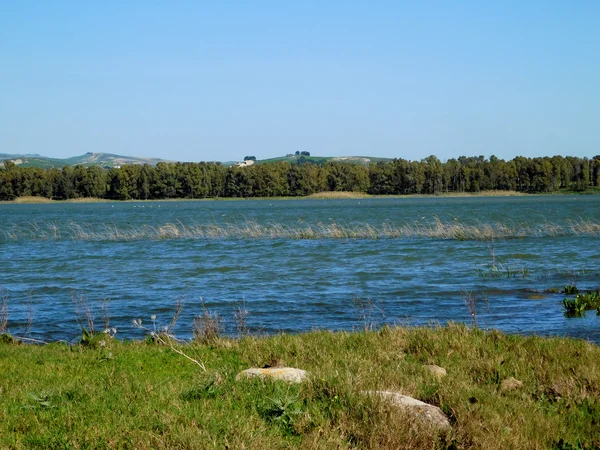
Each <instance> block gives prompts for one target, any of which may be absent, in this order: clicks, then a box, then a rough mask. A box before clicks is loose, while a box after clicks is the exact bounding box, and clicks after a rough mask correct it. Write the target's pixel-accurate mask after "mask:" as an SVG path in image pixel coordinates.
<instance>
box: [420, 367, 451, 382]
mask: <svg viewBox="0 0 600 450" xmlns="http://www.w3.org/2000/svg"><path fill="white" fill-rule="evenodd" d="M423 368H424V369H426V370H428V371H429V372H431V374H432V375H433V376H435V377H436V378H437V379H438V380H439V379H441V378H444V377H445V376H446V375H447V372H446V369H444V368H443V367H440V366H436V365H435V364H428V365H425V366H423Z"/></svg>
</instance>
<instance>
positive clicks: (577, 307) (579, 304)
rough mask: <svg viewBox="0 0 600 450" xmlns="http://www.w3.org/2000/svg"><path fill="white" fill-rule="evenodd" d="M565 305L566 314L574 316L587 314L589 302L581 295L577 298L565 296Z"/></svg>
mask: <svg viewBox="0 0 600 450" xmlns="http://www.w3.org/2000/svg"><path fill="white" fill-rule="evenodd" d="M563 306H564V308H565V310H566V312H565V314H567V315H568V316H572V317H580V316H582V315H584V314H585V310H586V308H587V302H586V301H585V300H584V299H583V298H582V297H580V296H579V295H578V296H576V297H575V298H565V299H564V300H563Z"/></svg>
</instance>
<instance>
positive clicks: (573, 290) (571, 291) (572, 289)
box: [562, 285, 579, 295]
mask: <svg viewBox="0 0 600 450" xmlns="http://www.w3.org/2000/svg"><path fill="white" fill-rule="evenodd" d="M578 292H579V289H577V286H574V285H573V286H571V285H567V286H565V287H564V288H563V290H562V293H563V294H566V295H575V294H577V293H578Z"/></svg>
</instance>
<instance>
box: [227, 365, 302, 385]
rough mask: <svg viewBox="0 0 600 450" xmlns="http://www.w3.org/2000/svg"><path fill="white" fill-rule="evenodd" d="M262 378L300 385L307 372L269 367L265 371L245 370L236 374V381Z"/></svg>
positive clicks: (291, 368)
mask: <svg viewBox="0 0 600 450" xmlns="http://www.w3.org/2000/svg"><path fill="white" fill-rule="evenodd" d="M255 377H258V378H262V379H272V380H283V381H289V382H290V383H301V382H302V381H304V380H305V379H306V378H307V377H308V372H306V371H305V370H302V369H295V368H293V367H269V368H267V369H257V368H252V369H246V370H244V371H242V372H240V373H238V374H237V376H236V377H235V379H236V380H238V381H239V380H242V379H245V378H255Z"/></svg>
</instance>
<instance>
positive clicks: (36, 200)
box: [3, 196, 54, 204]
mask: <svg viewBox="0 0 600 450" xmlns="http://www.w3.org/2000/svg"><path fill="white" fill-rule="evenodd" d="M3 203H4V202H3ZM6 203H19V204H20V203H22V204H30V203H54V201H53V200H52V199H49V198H46V197H32V196H28V197H17V198H15V199H14V200H13V201H12V202H6Z"/></svg>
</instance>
